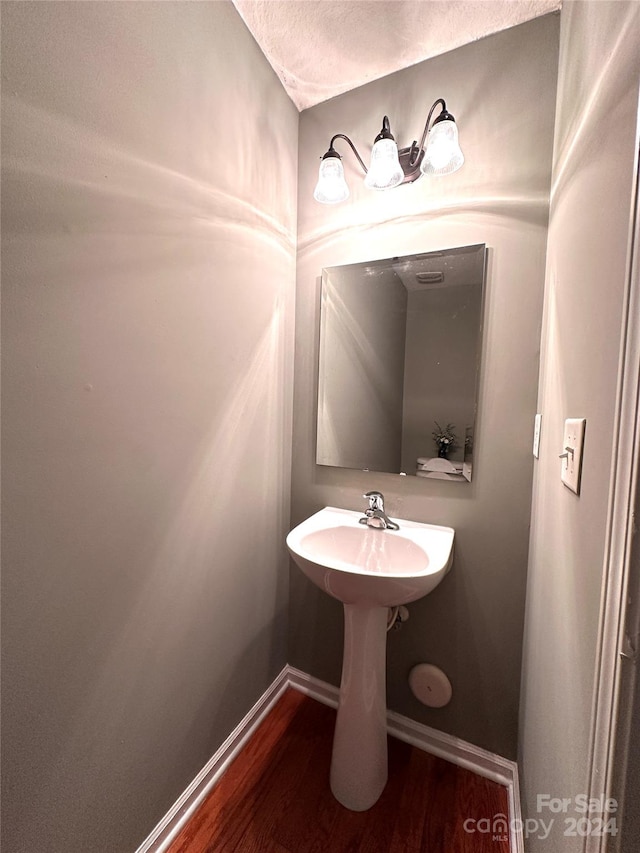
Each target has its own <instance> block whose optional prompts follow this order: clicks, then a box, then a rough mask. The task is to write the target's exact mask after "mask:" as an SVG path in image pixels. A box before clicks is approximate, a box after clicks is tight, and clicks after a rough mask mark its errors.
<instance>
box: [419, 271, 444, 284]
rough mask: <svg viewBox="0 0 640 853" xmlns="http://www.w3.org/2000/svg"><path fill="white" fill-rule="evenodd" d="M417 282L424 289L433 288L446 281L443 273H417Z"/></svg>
mask: <svg viewBox="0 0 640 853" xmlns="http://www.w3.org/2000/svg"><path fill="white" fill-rule="evenodd" d="M416 281H417V282H418V285H419V286H420V287H422V288H425V287H433V286H434V285H436V284H442V282H443V281H444V273H443V272H417V273H416Z"/></svg>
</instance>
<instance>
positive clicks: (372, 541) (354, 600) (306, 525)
mask: <svg viewBox="0 0 640 853" xmlns="http://www.w3.org/2000/svg"><path fill="white" fill-rule="evenodd" d="M367 497H368V495H367ZM362 517H363V513H362V512H353V511H350V510H346V509H335V508H334V507H326V508H325V509H322V510H320V512H317V513H316V514H315V515H312V516H311V518H308V519H307V520H306V521H303V522H302V524H299V525H298V526H297V527H295V528H294V529H293V530H292V531H291V533H290V534H289V535H288V536H287V546H288V548H289V550H290V552H291V555H292V557H293V559H294V560H295V562H296V563H297V564H298V566H299V567H300V568H301V569H302V571H303V572H304V574H305V575H307V577H308V578H310V579H311V580H312V581H313V583H315V584H316V586H319V587H320V589H323V590H324V591H325V592H327V593H329V595H332V596H333V597H334V598H337V599H339V600H340V601H342V602H343V605H344V654H343V661H342V680H341V684H340V701H339V703H338V715H337V718H336V730H335V734H334V738H333V755H332V759H331V790H332V791H333V794H334V796H335V797H336V799H337V800H338V801H339V802H341V803H342V805H344V806H346V807H347V808H348V809H352V810H353V811H365V810H366V809H369V808H371V806H372V805H373V804H374V803H375V802H376V801H377V799H378V798H379V796H380V794H381V793H382V791H383V790H384V786H385V785H386V782H387V729H386V688H385V684H386V642H387V616H388V608H389V607H393V606H395V605H398V604H406V603H407V602H409V601H415V600H416V599H417V598H421V597H422V596H423V595H426V594H427V593H428V592H431V590H432V589H433V588H434V587H436V586H437V585H438V584H439V583H440V581H441V580H442V578H443V577H444V576H445V575H446V573H447V571H448V570H449V568H450V566H451V560H452V556H453V537H454V531H453V530H452V529H451V528H450V527H438V526H436V525H433V524H419V523H418V522H415V521H405V520H403V519H393V520H394V521H397V522H398V524H399V526H400V529H399V530H390V529H388V528H387V529H375V528H371V527H367V526H366V525H363V524H360V523H359V522H360V519H361V518H362Z"/></svg>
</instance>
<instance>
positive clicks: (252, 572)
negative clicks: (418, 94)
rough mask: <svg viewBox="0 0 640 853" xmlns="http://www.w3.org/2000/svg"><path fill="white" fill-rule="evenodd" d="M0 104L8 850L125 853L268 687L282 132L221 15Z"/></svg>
mask: <svg viewBox="0 0 640 853" xmlns="http://www.w3.org/2000/svg"><path fill="white" fill-rule="evenodd" d="M239 56H241V57H242V61H241V62H238V57H239ZM2 83H3V92H2V107H3V116H2V119H3V125H2V143H3V152H2V153H3V166H4V167H5V171H4V175H3V185H2V227H3V234H2V273H3V289H4V294H3V296H4V306H3V307H4V311H3V384H4V388H3V391H4V400H3V402H4V422H3V440H4V447H3V450H4V471H3V475H4V478H3V487H4V494H3V497H4V504H3V563H4V566H3V626H2V627H3V638H2V639H3V646H4V654H3V677H4V686H3V692H2V699H3V714H2V739H3V755H2V759H3V771H4V777H3V790H2V793H3V814H2V817H3V821H2V823H3V836H2V849H3V850H6V851H7V853H9V851H11V853H34V852H35V851H38V853H48V852H50V853H53V851H55V853H61V851H65V853H89V851H91V853H100V851H104V853H125V851H131V850H133V849H135V848H136V846H137V845H138V844H139V843H140V842H141V841H142V840H143V839H144V837H145V836H146V835H147V833H148V832H149V831H150V830H151V829H152V828H153V826H154V825H155V823H156V822H157V821H158V820H159V819H160V817H162V815H163V814H164V813H165V812H166V810H167V809H168V808H169V806H170V805H171V804H172V802H173V801H174V800H175V798H176V797H177V796H178V795H179V794H180V793H181V792H182V791H183V790H184V788H185V787H186V786H187V784H188V783H189V782H190V781H191V780H192V779H193V778H194V776H195V775H196V773H197V772H198V771H199V769H200V768H201V767H202V766H203V764H204V763H205V762H206V761H207V760H208V759H209V757H210V756H211V755H212V754H213V752H214V751H215V749H216V748H217V747H218V746H219V745H220V743H221V742H222V740H223V739H224V738H225V737H226V736H227V735H228V734H229V732H230V731H231V729H232V728H233V727H234V726H235V725H236V724H237V722H238V721H239V720H240V718H241V717H242V716H243V715H244V714H245V713H246V711H247V710H248V709H249V708H250V707H251V705H252V704H253V702H254V701H255V700H256V699H257V697H258V696H259V695H260V694H261V693H262V692H263V691H264V689H265V688H266V687H267V685H268V684H269V683H270V682H271V681H272V680H273V678H274V677H275V675H276V674H277V672H278V671H279V670H280V669H281V667H282V666H283V664H284V663H285V661H286V639H285V637H286V630H287V615H286V614H287V575H286V566H287V560H286V557H285V553H284V535H285V531H286V529H287V526H288V522H289V506H288V495H289V482H290V475H289V470H290V445H291V427H290V419H291V403H290V397H291V389H292V375H291V374H292V370H291V367H290V364H291V361H292V352H293V336H292V333H293V330H292V325H293V288H294V261H295V258H294V246H295V225H296V223H295V207H296V198H295V186H296V158H297V127H298V115H297V112H296V110H295V108H294V107H293V105H292V104H291V102H290V101H289V99H288V97H287V96H286V95H285V94H284V91H283V89H282V87H281V85H280V83H279V81H278V80H277V78H276V75H275V74H274V73H273V72H272V70H271V69H270V67H269V66H268V64H267V62H266V60H265V58H264V56H263V55H262V54H261V52H260V51H259V49H258V47H257V46H256V44H255V42H254V41H253V39H252V37H251V36H250V35H249V33H248V31H247V30H246V28H245V26H244V24H243V23H242V21H241V19H240V17H239V16H238V14H237V13H236V11H235V9H234V8H233V6H232V5H231V4H230V3H226V2H224V3H223V2H219V3H218V2H216V3H183V2H177V3H172V2H167V3H68V4H67V3H28V2H26V3H22V2H20V3H3V4H2ZM257 140H259V142H260V144H256V141H257ZM248 513H249V514H250V521H251V523H250V524H247V517H248Z"/></svg>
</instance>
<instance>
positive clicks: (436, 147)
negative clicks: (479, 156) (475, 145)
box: [420, 120, 464, 175]
mask: <svg viewBox="0 0 640 853" xmlns="http://www.w3.org/2000/svg"><path fill="white" fill-rule="evenodd" d="M463 163H464V155H463V154H462V151H461V150H460V145H459V143H458V128H457V127H456V123H455V122H454V121H449V120H444V121H437V122H436V123H435V124H434V125H433V127H432V128H431V130H430V131H429V137H428V140H427V150H426V152H425V155H424V159H423V161H422V165H421V166H420V171H421V172H422V174H423V175H450V174H451V173H452V172H456V171H457V170H458V169H459V168H460V166H462V164H463Z"/></svg>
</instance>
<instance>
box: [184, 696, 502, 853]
mask: <svg viewBox="0 0 640 853" xmlns="http://www.w3.org/2000/svg"><path fill="white" fill-rule="evenodd" d="M334 721H335V711H334V710H332V709H331V708H328V707H326V706H325V705H322V704H320V703H319V702H316V701H315V700H313V699H310V698H308V697H306V696H304V695H303V694H301V693H299V692H297V691H295V690H288V691H287V692H286V693H285V694H284V696H283V697H282V699H281V700H280V701H279V702H278V704H277V706H276V707H275V708H274V709H273V711H272V712H271V713H270V714H269V715H268V717H267V718H266V719H265V720H264V721H263V723H262V724H261V726H260V727H259V729H258V730H257V731H256V732H255V734H254V735H253V737H252V738H251V739H250V741H249V742H248V744H247V745H246V747H245V748H244V750H243V751H242V753H241V754H240V755H239V756H238V757H237V758H236V760H235V761H234V762H233V764H232V765H231V766H230V767H229V769H228V770H227V772H226V773H225V775H224V776H223V777H222V779H221V780H220V782H219V783H218V785H217V786H216V788H214V790H213V791H212V792H211V793H210V794H209V796H208V797H207V799H206V800H205V801H204V803H203V804H202V805H201V807H200V808H199V809H198V811H196V813H195V814H194V815H193V817H192V818H191V820H190V822H189V823H188V824H187V826H185V827H184V828H183V830H182V831H181V833H180V834H179V836H178V837H177V838H176V839H175V841H174V842H173V844H172V845H171V846H170V847H169V850H168V853H232V851H234V853H236V852H237V853H472V852H473V853H509V842H508V840H506V838H504V837H503V836H500V837H497V838H495V837H494V836H492V834H491V833H490V832H484V833H480V832H475V833H473V834H471V833H468V832H465V830H464V826H463V824H464V821H465V820H466V819H467V818H475V819H476V820H478V819H480V818H489V819H492V818H493V817H494V815H497V814H499V813H502V814H504V815H506V814H507V791H506V788H504V787H503V786H501V785H499V784H497V783H496V782H491V781H489V780H488V779H484V778H482V777H481V776H476V775H475V774H474V773H472V772H471V771H469V770H464V769H462V768H460V767H457V766H455V765H453V764H450V763H449V762H448V761H444V760H442V759H440V758H435V757H434V756H432V755H428V754H427V753H425V752H422V751H421V750H419V749H416V748H415V747H412V746H409V745H408V744H405V743H402V742H401V741H399V740H396V739H395V738H389V782H388V783H387V787H386V788H385V791H384V793H383V794H382V797H381V798H380V799H379V800H378V802H377V803H376V804H375V806H374V807H373V808H372V809H370V810H369V811H367V812H360V813H357V812H350V811H348V810H347V809H345V808H344V807H343V806H341V805H340V804H339V803H338V802H337V801H336V800H335V799H334V798H333V796H332V794H331V791H330V790H329V765H330V762H331V744H332V739H333V726H334Z"/></svg>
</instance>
